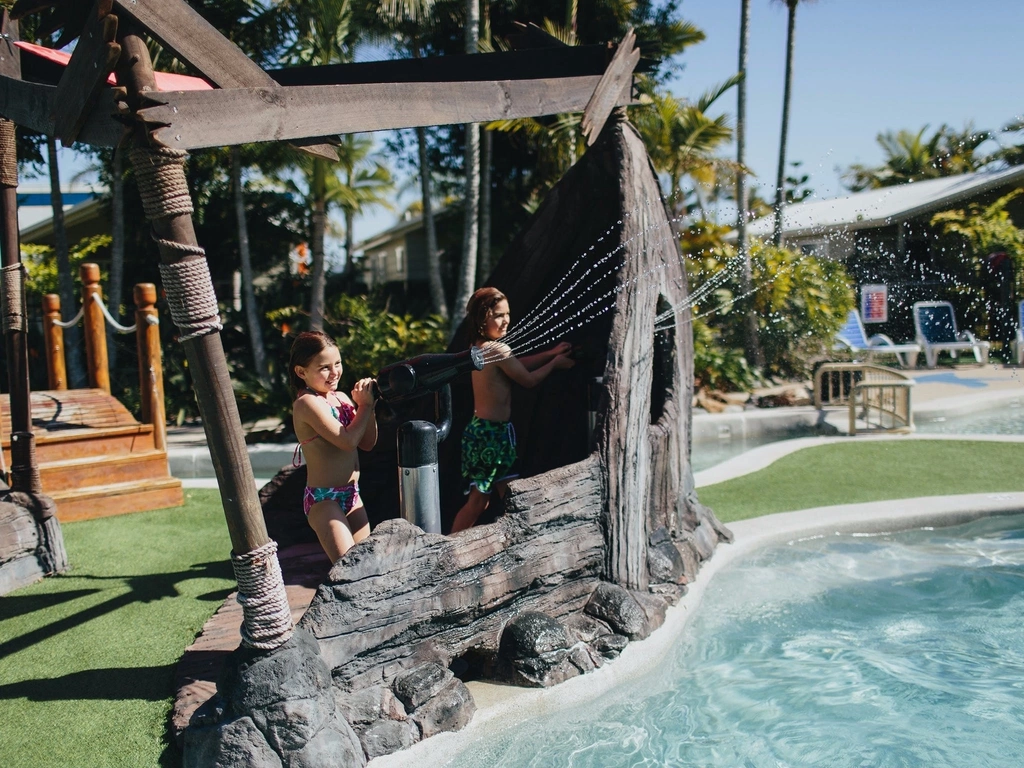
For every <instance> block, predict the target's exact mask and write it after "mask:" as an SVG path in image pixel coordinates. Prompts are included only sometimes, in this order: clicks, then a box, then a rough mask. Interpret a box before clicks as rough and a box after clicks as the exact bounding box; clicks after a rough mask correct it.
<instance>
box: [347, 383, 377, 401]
mask: <svg viewBox="0 0 1024 768" xmlns="http://www.w3.org/2000/svg"><path fill="white" fill-rule="evenodd" d="M374 399H375V397H374V394H373V379H360V380H359V381H357V382H356V385H355V386H354V387H352V402H353V403H355V404H356V405H357V406H359V407H360V408H361V407H363V406H364V405H368V406H371V407H372V406H373V401H374Z"/></svg>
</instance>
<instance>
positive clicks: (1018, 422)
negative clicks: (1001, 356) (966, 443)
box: [914, 401, 1024, 435]
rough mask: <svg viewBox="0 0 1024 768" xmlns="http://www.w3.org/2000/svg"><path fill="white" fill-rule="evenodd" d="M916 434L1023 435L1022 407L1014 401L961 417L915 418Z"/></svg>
mask: <svg viewBox="0 0 1024 768" xmlns="http://www.w3.org/2000/svg"><path fill="white" fill-rule="evenodd" d="M914 424H915V426H916V428H917V431H918V432H922V433H925V434H946V435H1024V407H1021V404H1020V402H1019V401H1014V402H1012V403H1010V404H1008V405H1006V406H1004V407H1002V408H999V409H996V410H991V411H981V412H979V413H969V414H965V415H963V416H949V417H941V416H940V417H938V418H930V419H929V418H915V420H914Z"/></svg>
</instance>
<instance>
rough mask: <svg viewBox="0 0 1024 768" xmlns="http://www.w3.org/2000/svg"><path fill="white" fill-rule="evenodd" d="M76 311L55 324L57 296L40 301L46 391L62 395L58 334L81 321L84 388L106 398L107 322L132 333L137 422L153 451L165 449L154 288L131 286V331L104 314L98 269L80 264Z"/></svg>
mask: <svg viewBox="0 0 1024 768" xmlns="http://www.w3.org/2000/svg"><path fill="white" fill-rule="evenodd" d="M79 274H80V275H81V278H82V309H81V312H80V313H79V315H76V316H75V318H74V319H73V320H70V321H68V322H66V323H65V322H62V321H61V313H60V309H61V308H60V296H58V295H57V294H55V293H49V294H47V295H46V296H44V297H43V336H44V337H45V340H46V376H47V380H48V382H49V388H50V389H58V390H61V389H67V388H68V383H67V364H66V360H65V355H64V328H66V327H68V326H70V325H74V324H75V323H77V322H78V321H79V319H81V320H82V322H83V325H84V331H85V357H86V369H87V371H88V377H89V386H90V387H91V388H94V389H102V390H104V391H105V392H106V393H107V394H110V369H109V363H108V360H107V329H106V323H107V322H109V323H111V325H112V326H113V327H114V328H115V330H117V331H118V332H119V333H132V332H134V333H135V338H136V347H137V349H138V353H139V399H140V400H141V414H140V417H141V421H142V423H144V424H152V425H153V442H154V446H155V447H156V448H157V449H158V450H166V447H167V423H166V416H165V410H164V372H163V371H164V369H163V359H162V356H161V351H160V319H159V316H158V314H157V310H156V286H155V285H153V284H152V283H139V284H138V285H136V286H135V291H134V297H135V307H136V309H135V325H134V326H131V327H125V326H122V325H120V324H119V323H117V321H116V320H114V318H112V317H110V316H109V315H108V314H107V311H106V307H105V306H104V304H103V290H102V289H101V288H100V283H99V279H100V269H99V266H97V265H96V264H83V265H82V266H81V268H80V270H79Z"/></svg>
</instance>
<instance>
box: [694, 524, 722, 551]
mask: <svg viewBox="0 0 1024 768" xmlns="http://www.w3.org/2000/svg"><path fill="white" fill-rule="evenodd" d="M693 541H694V544H696V546H697V553H698V554H699V555H700V559H701V560H709V559H711V556H712V555H713V554H715V546H716V545H717V544H718V534H717V533H715V529H714V528H712V527H711V524H710V523H708V522H707V521H702V522H701V524H700V525H698V526H697V529H696V530H695V531H694V532H693Z"/></svg>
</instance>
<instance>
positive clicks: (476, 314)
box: [466, 286, 508, 341]
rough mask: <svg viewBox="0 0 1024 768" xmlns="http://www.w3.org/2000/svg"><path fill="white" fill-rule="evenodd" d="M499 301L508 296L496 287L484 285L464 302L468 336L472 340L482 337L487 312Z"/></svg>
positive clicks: (504, 299) (506, 299)
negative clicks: (468, 330) (468, 328)
mask: <svg viewBox="0 0 1024 768" xmlns="http://www.w3.org/2000/svg"><path fill="white" fill-rule="evenodd" d="M500 301H508V297H507V296H506V295H505V294H504V293H502V292H501V291H499V290H498V289H497V288H492V287H491V286H485V287H483V288H478V289H477V290H476V292H475V293H474V294H473V295H472V296H470V297H469V301H468V302H467V303H466V317H468V318H469V325H470V337H471V339H472V340H473V341H476V340H477V339H480V338H482V337H483V333H482V331H483V327H484V323H485V322H487V314H488V313H489V312H490V311H491V310H492V309H494V307H495V305H496V304H497V303H498V302H500Z"/></svg>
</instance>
